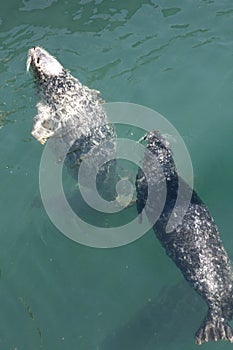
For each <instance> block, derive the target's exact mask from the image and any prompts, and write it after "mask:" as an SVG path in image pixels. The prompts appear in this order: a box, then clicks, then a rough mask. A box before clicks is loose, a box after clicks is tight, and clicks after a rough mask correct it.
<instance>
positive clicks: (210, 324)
mask: <svg viewBox="0 0 233 350" xmlns="http://www.w3.org/2000/svg"><path fill="white" fill-rule="evenodd" d="M220 339H223V340H228V341H229V342H230V343H233V330H232V328H231V326H230V325H229V324H228V323H227V321H226V320H225V319H224V318H219V319H212V320H204V321H203V323H202V325H201V327H200V328H199V329H198V331H197V332H196V337H195V341H196V344H198V345H201V344H202V343H204V342H208V341H211V340H213V341H218V340H220Z"/></svg>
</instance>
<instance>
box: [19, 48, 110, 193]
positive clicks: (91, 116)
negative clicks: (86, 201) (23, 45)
mask: <svg viewBox="0 0 233 350" xmlns="http://www.w3.org/2000/svg"><path fill="white" fill-rule="evenodd" d="M26 65H27V71H28V70H29V68H30V67H31V68H32V72H33V75H34V78H35V83H36V88H37V92H38V98H39V102H38V103H37V110H38V113H37V115H36V116H35V117H34V124H33V129H32V135H33V136H34V137H35V138H36V139H37V140H38V141H39V142H40V143H41V144H44V143H45V142H46V141H47V140H48V139H49V138H51V137H53V140H54V144H55V147H54V148H55V149H56V152H57V153H58V154H57V156H58V158H59V156H60V155H59V149H62V147H61V145H62V146H64V144H65V145H67V148H68V149H69V152H68V153H67V156H66V164H67V165H68V167H69V169H70V170H71V172H72V174H73V175H74V176H75V177H77V170H78V167H79V165H80V163H81V161H82V159H83V157H85V155H87V153H88V152H89V151H90V150H91V149H93V148H94V147H95V149H96V151H95V157H93V160H91V158H92V157H90V160H88V161H89V162H90V165H89V166H90V169H92V168H98V167H97V166H96V159H97V158H98V160H99V159H101V160H103V162H104V160H106V159H109V158H110V159H111V158H112V159H113V158H114V157H113V154H114V141H113V140H114V139H115V136H116V135H115V130H114V128H113V127H112V125H111V124H109V121H108V118H107V115H106V113H105V111H104V108H103V102H104V101H103V99H102V98H101V95H100V92H99V91H97V90H92V89H89V88H88V87H87V86H84V85H83V84H82V83H81V82H80V81H79V80H78V79H77V78H75V77H73V76H72V75H71V74H70V72H69V71H68V70H66V69H65V68H63V66H62V65H61V64H60V62H58V60H57V59H56V58H55V57H53V56H52V55H50V54H49V53H48V52H47V51H46V50H44V49H43V48H41V47H39V46H37V47H33V48H31V49H30V50H29V52H28V59H27V63H26ZM100 145H104V146H103V147H99V148H98V146H100ZM103 162H102V164H103ZM114 167H115V165H114V162H108V163H107V164H105V165H104V166H102V168H98V169H97V170H96V172H98V178H97V184H98V179H99V182H103V176H101V175H103V174H104V176H105V179H104V180H105V181H107V179H108V180H109V182H108V183H106V186H105V187H106V188H108V187H110V184H111V183H112V180H113V179H112V178H111V176H108V175H109V174H113V173H114V171H115V170H114ZM110 179H111V180H110ZM88 181H90V180H89V178H88V174H87V179H86V183H87V184H88Z"/></svg>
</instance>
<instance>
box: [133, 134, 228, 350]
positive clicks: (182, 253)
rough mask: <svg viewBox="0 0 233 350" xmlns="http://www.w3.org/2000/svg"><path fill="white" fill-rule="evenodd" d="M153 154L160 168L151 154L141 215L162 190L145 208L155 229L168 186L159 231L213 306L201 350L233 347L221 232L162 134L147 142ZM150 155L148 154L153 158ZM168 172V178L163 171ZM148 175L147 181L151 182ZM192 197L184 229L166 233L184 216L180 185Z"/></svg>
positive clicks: (140, 192)
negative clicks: (206, 345) (157, 206)
mask: <svg viewBox="0 0 233 350" xmlns="http://www.w3.org/2000/svg"><path fill="white" fill-rule="evenodd" d="M145 140H147V149H148V150H149V151H150V152H152V154H153V155H155V157H156V159H157V161H158V163H159V165H160V166H159V167H158V166H157V167H156V166H154V165H153V166H152V165H151V162H150V160H149V156H148V154H147V153H145V156H144V160H143V169H144V172H143V171H142V169H139V170H138V174H137V178H136V188H137V209H138V212H139V213H141V212H142V209H143V208H144V207H145V203H146V201H147V192H148V186H149V185H150V186H151V188H152V189H153V187H156V191H157V196H156V198H152V200H151V201H150V202H149V203H148V204H147V207H145V211H146V215H147V216H148V220H149V221H150V222H151V223H152V224H153V223H154V215H155V214H154V202H156V201H159V200H160V199H161V198H160V194H159V191H158V190H157V189H158V185H159V186H162V185H163V184H166V189H167V193H166V198H165V205H164V208H163V210H162V213H161V215H160V217H159V219H158V220H157V222H156V223H155V224H153V230H154V232H155V233H156V235H157V237H158V239H159V241H160V242H161V243H162V245H163V247H164V248H165V250H166V253H167V255H168V256H169V257H170V258H171V259H172V260H173V261H174V262H175V264H176V265H177V266H178V268H179V269H180V270H181V272H182V274H183V275H184V277H185V279H186V280H187V281H188V282H189V283H190V285H191V286H192V287H193V288H194V289H195V290H196V291H197V292H198V293H199V294H200V295H201V296H202V298H203V299H204V300H205V301H206V303H207V305H208V313H207V316H206V317H205V319H204V321H203V323H202V325H201V326H200V328H199V329H198V331H197V332H196V336H195V340H196V343H197V344H202V343H203V342H208V341H210V340H214V341H217V340H219V339H224V340H228V341H229V342H231V343H232V342H233V331H232V329H231V327H230V325H229V324H228V321H229V320H231V319H232V316H233V273H232V268H231V262H230V260H229V257H228V255H227V253H226V251H225V249H224V247H223V244H222V242H221V240H220V237H219V232H218V228H217V226H216V224H215V222H214V219H213V218H212V216H211V214H210V213H209V210H208V208H207V207H206V205H205V204H204V203H203V202H202V200H201V199H200V198H199V196H198V195H197V193H196V192H195V191H193V190H192V189H190V187H189V185H188V184H186V183H185V182H184V180H183V179H182V178H180V177H179V175H178V173H177V170H176V167H175V163H174V160H173V154H172V151H171V148H170V145H169V143H168V141H167V140H166V139H165V137H164V136H162V135H161V134H160V133H159V132H158V131H151V132H149V133H148V134H147V135H146V136H145ZM150 152H148V153H149V154H150ZM158 168H162V170H163V174H162V175H161V172H159V171H158ZM145 174H149V175H147V178H146V177H145ZM181 182H182V185H183V186H182V187H183V190H184V193H183V199H185V196H186V193H187V192H188V191H190V190H191V191H192V192H191V200H190V204H189V206H188V209H187V211H186V213H185V215H184V217H183V219H182V221H181V222H180V223H179V224H178V226H177V227H176V228H175V229H174V230H173V231H172V232H170V233H168V232H166V226H167V223H168V220H169V218H170V216H171V213H173V215H179V213H180V211H181V210H182V202H181V204H179V205H177V204H176V199H177V191H178V186H179V183H181Z"/></svg>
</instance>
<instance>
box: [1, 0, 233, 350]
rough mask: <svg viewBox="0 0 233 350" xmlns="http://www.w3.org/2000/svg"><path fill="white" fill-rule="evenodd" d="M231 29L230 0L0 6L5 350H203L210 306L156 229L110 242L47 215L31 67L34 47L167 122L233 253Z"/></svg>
mask: <svg viewBox="0 0 233 350" xmlns="http://www.w3.org/2000/svg"><path fill="white" fill-rule="evenodd" d="M232 23H233V3H232V1H230V0H225V1H224V0H222V1H217V0H216V1H204V0H202V1H201V0H193V1H192V0H188V1H181V0H180V1H179V0H165V1H162V0H161V1H155V0H154V1H152V0H151V1H136V0H135V1H107V0H105V1H101V0H96V1H90V0H89V1H87V0H82V1H77V2H72V1H70V2H69V1H60V0H58V1H53V0H47V1H46V0H43V1H35V0H28V1H26V0H24V1H19V0H18V1H16V0H12V1H8V2H4V3H3V2H2V4H1V5H0V30H1V31H0V46H1V51H0V81H1V84H0V91H1V97H0V125H1V129H0V160H1V164H0V193H1V202H0V213H1V214H0V215H1V220H0V223H1V224H0V239H1V241H0V270H1V275H0V277H1V280H0V310H1V316H0V317H1V322H0V324H1V327H0V349H4V350H16V349H17V350H31V349H46V350H51V349H56V350H60V349H65V350H70V349H78V350H107V349H108V350H111V349H123V350H131V349H135V350H144V349H145V350H152V349H158V350H160V349H172V350H176V349H179V350H181V349H196V346H195V345H194V340H193V337H194V333H195V331H196V329H197V328H198V327H199V325H200V322H201V321H202V318H203V317H204V315H205V311H206V307H205V305H204V303H203V302H202V301H201V299H200V298H199V297H198V296H196V294H195V293H194V292H193V291H192V290H191V289H190V288H188V287H186V284H185V282H184V281H183V278H182V276H181V274H180V272H179V271H178V270H177V268H176V267H175V266H174V264H173V263H172V262H171V261H170V260H169V259H168V258H167V256H166V255H165V253H164V251H163V249H162V248H161V247H160V244H159V243H158V242H157V240H156V238H155V236H154V234H153V232H149V233H147V234H146V235H144V236H143V237H142V238H141V239H139V240H138V241H136V242H134V243H132V244H130V245H126V246H123V247H121V248H115V249H105V250H104V249H94V248H88V247H85V246H82V245H79V244H78V243H75V242H73V241H71V240H69V239H68V238H66V237H65V236H64V235H62V234H61V233H60V232H59V231H58V230H57V229H56V228H55V227H54V226H53V224H52V223H51V222H50V220H49V218H48V216H47V214H46V212H45V210H44V209H43V207H42V206H41V203H40V194H39V184H38V171H39V164H40V157H41V154H42V151H43V146H41V145H40V144H38V143H37V142H36V141H35V140H34V139H33V138H32V137H31V135H30V132H31V127H32V118H33V116H34V115H35V114H36V108H35V103H36V99H35V96H34V90H33V83H32V77H31V75H30V74H26V72H25V61H26V55H27V51H28V49H29V48H30V47H32V46H34V45H40V46H42V47H44V48H45V49H47V50H48V51H49V52H51V53H52V54H54V55H55V56H56V57H57V58H58V59H59V60H60V61H61V62H62V64H63V65H64V66H65V67H67V68H69V69H70V70H71V72H72V74H73V75H74V76H76V77H78V78H79V79H80V80H81V81H82V82H83V83H85V84H86V85H88V86H89V87H92V88H96V89H98V90H100V91H101V92H102V94H103V96H104V98H105V100H106V101H108V102H110V101H126V102H134V103H139V104H141V105H144V106H147V107H150V108H153V109H155V110H157V111H158V112H160V113H161V114H163V115H164V116H165V117H166V118H167V119H168V120H169V121H170V122H171V123H173V125H174V126H175V127H176V128H177V130H178V131H179V132H180V134H181V135H182V136H183V138H184V140H185V142H186V145H187V147H188V149H189V151H190V154H191V158H192V161H193V167H194V172H195V187H196V189H197V190H198V192H199V194H200V196H201V197H202V198H203V199H204V200H205V202H206V203H207V204H208V206H209V208H210V210H211V212H212V214H213V216H214V217H215V219H216V222H217V223H218V226H219V228H220V232H221V237H222V239H223V241H224V244H225V246H226V247H227V250H228V252H229V255H230V256H231V257H233V240H232V226H233V225H232V220H231V217H232V212H233V206H232V197H233V186H232V174H233V160H232V159H233V158H232V149H233V138H232V130H233V119H232V108H233V99H232V96H233V68H232V59H233V40H232V37H233V26H232ZM155 127H156V126H155ZM119 225H120V222H119ZM150 305H151V306H150ZM228 348H229V349H230V348H231V345H230V344H225V343H223V342H219V343H218V344H206V345H204V346H203V349H228Z"/></svg>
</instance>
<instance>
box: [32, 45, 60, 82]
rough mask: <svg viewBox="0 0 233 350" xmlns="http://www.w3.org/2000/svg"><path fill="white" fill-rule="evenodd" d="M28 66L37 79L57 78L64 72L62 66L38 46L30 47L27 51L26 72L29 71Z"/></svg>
mask: <svg viewBox="0 0 233 350" xmlns="http://www.w3.org/2000/svg"><path fill="white" fill-rule="evenodd" d="M30 66H31V67H32V69H33V71H34V73H35V75H38V78H42V76H44V77H46V76H49V77H51V76H57V75H59V74H62V73H63V72H64V69H63V67H62V65H61V64H60V63H59V62H58V61H57V60H56V58H55V57H53V56H52V55H50V54H49V53H48V52H47V51H46V50H44V49H42V48H41V47H39V46H35V47H32V48H31V49H30V50H29V51H28V59H27V63H26V67H27V71H29V68H30Z"/></svg>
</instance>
